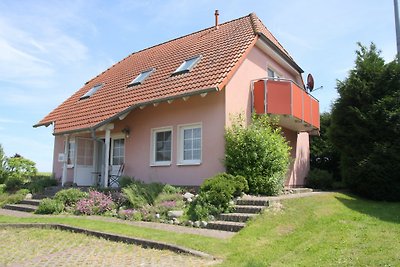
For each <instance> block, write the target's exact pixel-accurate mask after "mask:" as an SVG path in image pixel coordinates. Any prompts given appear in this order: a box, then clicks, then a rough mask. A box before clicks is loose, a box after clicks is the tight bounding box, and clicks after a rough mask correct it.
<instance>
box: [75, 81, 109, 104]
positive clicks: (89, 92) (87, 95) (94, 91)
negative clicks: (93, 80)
mask: <svg viewBox="0 0 400 267" xmlns="http://www.w3.org/2000/svg"><path fill="white" fill-rule="evenodd" d="M103 85H104V84H102V83H100V84H97V85H95V86H93V87H92V89H90V90H89V91H87V92H86V94H84V95H83V96H81V97H80V98H79V100H83V99H86V98H89V97H91V96H92V95H93V94H94V93H96V91H97V90H99V89H100V88H101V87H103Z"/></svg>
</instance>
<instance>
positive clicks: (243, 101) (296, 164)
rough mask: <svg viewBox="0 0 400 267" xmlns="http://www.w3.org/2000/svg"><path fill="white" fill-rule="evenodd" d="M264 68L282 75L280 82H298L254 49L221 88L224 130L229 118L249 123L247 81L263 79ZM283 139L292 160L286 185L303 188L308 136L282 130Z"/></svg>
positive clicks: (306, 167)
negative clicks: (241, 115)
mask: <svg viewBox="0 0 400 267" xmlns="http://www.w3.org/2000/svg"><path fill="white" fill-rule="evenodd" d="M268 67H270V68H273V69H274V70H275V71H277V72H278V73H279V74H280V75H282V76H281V77H282V78H287V79H292V80H294V81H297V82H299V81H301V79H300V75H298V76H294V75H293V74H292V73H290V72H288V71H286V70H285V69H284V68H283V67H282V66H280V65H279V64H278V63H277V62H276V61H275V60H273V59H272V58H271V57H270V56H268V55H266V54H265V53H264V52H263V51H262V50H261V49H259V48H257V47H254V48H253V49H252V50H251V51H250V52H249V54H248V55H247V58H246V59H245V60H244V61H243V63H242V65H241V66H240V67H239V68H238V70H237V71H236V73H235V75H234V76H233V77H232V79H231V80H230V81H229V83H228V84H227V86H226V88H225V90H226V93H225V97H226V105H225V112H226V117H225V124H226V126H229V125H230V124H231V121H230V117H231V116H232V114H238V113H244V114H245V115H246V116H245V117H246V118H247V121H248V120H249V119H250V116H251V110H250V109H251V95H250V81H251V80H255V79H259V78H265V77H267V68H268ZM284 135H285V137H286V139H287V140H288V141H289V143H290V145H291V147H292V151H291V156H292V159H293V161H292V164H291V168H290V171H289V173H288V180H287V181H286V185H287V186H296V185H297V186H300V185H304V179H305V177H306V176H307V174H308V171H309V169H310V165H309V164H310V163H309V159H310V156H309V151H310V150H309V140H308V133H296V132H293V131H290V130H287V129H284Z"/></svg>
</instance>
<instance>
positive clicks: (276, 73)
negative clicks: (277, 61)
mask: <svg viewBox="0 0 400 267" xmlns="http://www.w3.org/2000/svg"><path fill="white" fill-rule="evenodd" d="M269 70H272V71H273V72H274V77H270V76H269V73H268V72H269ZM267 77H268V78H275V79H279V78H283V77H282V75H281V74H280V73H279V72H278V71H276V69H275V68H274V67H272V66H271V65H269V64H267Z"/></svg>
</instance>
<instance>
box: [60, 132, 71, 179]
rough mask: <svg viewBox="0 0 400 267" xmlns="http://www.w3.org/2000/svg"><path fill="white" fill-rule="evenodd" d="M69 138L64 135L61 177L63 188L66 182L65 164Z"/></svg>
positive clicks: (66, 162)
mask: <svg viewBox="0 0 400 267" xmlns="http://www.w3.org/2000/svg"><path fill="white" fill-rule="evenodd" d="M68 148H69V136H68V134H66V135H65V145H64V161H63V171H62V176H61V185H62V186H64V184H65V182H66V181H67V170H68V168H67V164H68V152H69V149H68Z"/></svg>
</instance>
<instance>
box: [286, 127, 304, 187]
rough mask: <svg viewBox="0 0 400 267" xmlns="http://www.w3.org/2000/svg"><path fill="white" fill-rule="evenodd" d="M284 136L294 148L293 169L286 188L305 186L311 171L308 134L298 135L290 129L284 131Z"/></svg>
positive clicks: (290, 171) (292, 152)
mask: <svg viewBox="0 0 400 267" xmlns="http://www.w3.org/2000/svg"><path fill="white" fill-rule="evenodd" d="M283 134H284V136H285V137H286V139H287V140H288V141H289V145H290V146H291V147H292V150H291V152H290V153H291V157H292V162H291V164H290V166H291V168H290V170H289V172H288V175H287V180H286V182H285V186H288V187H298V186H303V185H304V184H305V182H304V181H305V177H306V176H307V174H308V172H309V170H310V147H309V135H308V133H305V132H302V133H296V132H293V131H291V130H288V129H283Z"/></svg>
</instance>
